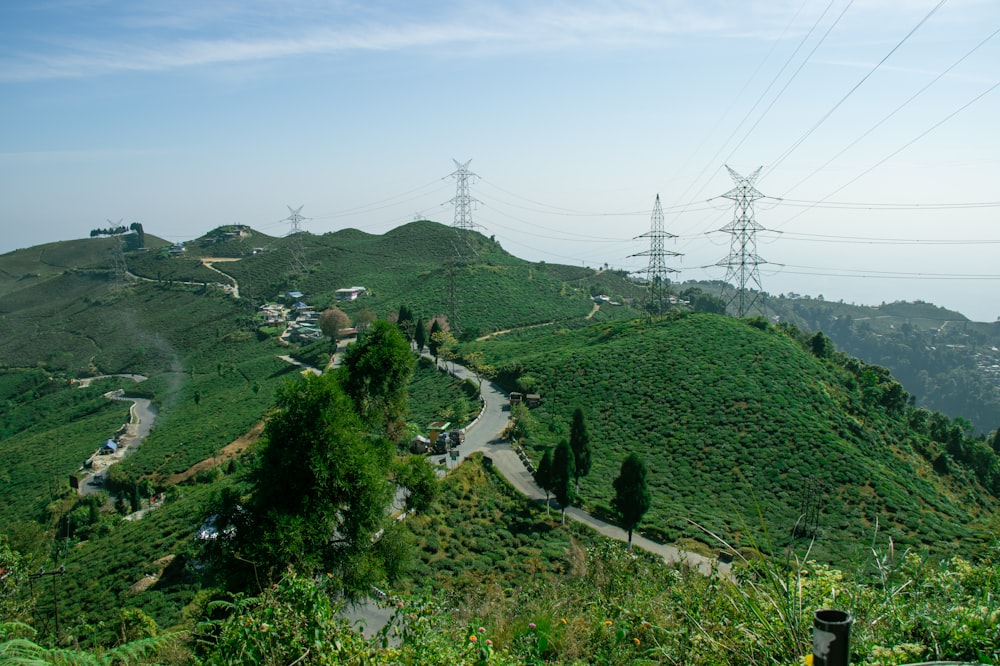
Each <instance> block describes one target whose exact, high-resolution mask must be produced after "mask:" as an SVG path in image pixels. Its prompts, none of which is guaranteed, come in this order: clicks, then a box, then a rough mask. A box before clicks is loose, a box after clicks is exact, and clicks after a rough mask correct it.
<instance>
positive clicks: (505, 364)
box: [480, 314, 997, 559]
mask: <svg viewBox="0 0 1000 666" xmlns="http://www.w3.org/2000/svg"><path fill="white" fill-rule="evenodd" d="M757 323H758V324H759V326H754V325H748V323H747V322H746V321H741V320H736V319H732V318H728V317H722V316H716V315H697V314H692V315H687V316H677V317H670V318H667V319H665V320H662V321H657V322H655V323H649V322H645V321H641V322H640V321H632V322H624V323H617V324H606V325H594V326H590V327H587V328H582V329H577V330H569V329H556V330H552V329H531V330H525V331H522V332H518V333H514V334H510V335H506V336H501V337H498V338H494V339H492V340H490V341H489V342H484V343H481V344H480V346H481V348H482V349H483V350H484V351H485V353H486V354H487V356H488V358H489V359H490V360H491V362H493V363H495V364H496V365H497V366H498V367H500V368H502V370H501V377H502V378H503V379H504V381H505V382H507V383H508V385H509V386H511V387H514V386H515V385H517V383H518V382H521V383H524V382H525V381H527V383H528V384H530V385H533V386H534V387H535V389H536V390H538V391H540V392H541V394H542V396H543V400H544V402H543V407H541V408H538V409H537V410H535V411H534V412H533V416H534V418H535V419H537V421H538V425H537V427H536V428H535V433H536V434H535V436H533V437H532V438H530V442H531V443H532V444H533V445H534V448H535V450H536V453H537V452H540V451H541V449H543V448H544V447H546V446H551V445H553V444H554V443H556V442H557V441H558V440H559V439H560V438H563V437H566V436H567V435H568V423H569V421H570V415H571V413H572V410H573V409H574V407H575V406H577V405H580V406H582V407H583V408H584V409H585V410H586V412H587V414H588V415H589V423H590V433H591V441H592V444H593V447H594V465H593V469H592V471H591V473H590V475H589V476H588V477H586V478H585V479H584V480H583V482H582V484H581V491H580V492H581V494H582V497H583V501H584V503H585V505H586V506H588V507H590V508H591V509H594V510H597V511H598V512H602V513H606V512H609V504H610V500H611V498H612V497H613V489H612V486H611V482H612V480H613V479H614V478H615V476H616V475H617V473H618V467H619V465H620V463H621V460H622V459H623V458H624V457H625V455H626V454H628V453H630V452H637V453H639V454H640V455H642V456H643V457H644V458H645V459H646V462H647V465H648V467H649V470H650V477H651V479H652V481H651V486H652V490H653V493H654V503H653V508H652V510H651V511H650V513H649V514H648V515H647V517H646V519H645V520H644V526H645V531H646V532H647V534H649V535H651V536H654V537H660V538H662V539H666V540H667V541H674V540H676V539H679V538H690V537H694V538H700V539H702V540H706V537H705V535H704V534H703V533H701V532H700V530H698V529H696V528H695V527H693V526H692V525H691V523H690V522H689V521H694V522H696V523H698V524H700V525H702V526H704V527H705V528H708V529H710V530H712V531H713V532H716V533H717V534H719V535H721V536H724V537H726V538H728V539H733V540H734V541H736V542H738V543H741V544H742V545H744V546H747V545H750V544H751V543H753V541H752V540H751V539H750V534H748V533H747V530H748V529H749V530H750V531H751V533H753V534H754V537H755V538H756V539H758V540H759V539H760V538H761V534H760V533H759V532H758V531H757V529H756V528H757V524H758V514H759V513H760V514H762V515H763V516H764V518H765V523H766V525H767V527H768V529H769V532H770V538H771V539H773V542H774V546H779V545H784V544H786V543H787V542H788V541H789V540H790V538H791V537H792V535H793V527H794V526H795V524H796V521H797V520H798V519H799V517H800V516H801V515H803V514H805V515H812V514H813V513H815V511H818V513H819V515H818V518H817V519H816V520H815V524H813V525H800V528H799V530H798V534H803V533H806V534H808V535H810V536H811V535H812V534H815V535H816V536H817V543H816V550H815V552H816V553H817V555H819V556H820V557H824V558H830V559H839V558H844V557H847V556H849V555H850V554H851V553H852V552H853V551H854V550H856V549H857V548H858V547H859V545H860V544H864V543H867V542H869V541H870V539H871V538H872V536H873V533H874V531H875V530H876V529H878V530H880V531H881V532H882V533H884V534H888V535H889V536H891V537H892V538H893V539H894V540H895V541H896V543H898V544H902V545H906V546H920V547H931V548H934V549H940V550H945V551H947V550H957V551H967V550H970V549H975V548H976V546H977V544H982V543H983V542H984V541H988V540H989V539H991V538H993V537H992V536H991V535H993V534H995V533H996V522H995V521H996V519H995V514H994V511H995V509H996V506H997V504H996V499H995V498H994V497H992V496H991V495H990V494H989V493H987V492H986V491H984V490H983V489H982V487H981V486H980V485H979V484H978V483H976V482H975V479H974V477H973V475H972V473H971V472H969V471H967V470H965V469H964V468H961V467H960V466H952V467H950V468H948V469H949V472H947V473H938V472H937V471H935V468H934V465H933V464H932V461H934V460H936V459H937V458H938V457H939V456H940V455H941V454H942V453H943V452H944V446H945V445H944V444H943V443H941V442H936V441H933V440H932V439H931V437H930V436H929V435H928V434H927V432H926V430H925V431H923V432H921V430H920V429H915V428H913V427H911V423H910V422H909V421H908V420H907V414H908V413H909V412H910V411H912V410H908V409H907V407H906V396H905V393H903V392H902V390H901V389H900V387H899V385H898V384H896V383H895V382H894V381H892V379H891V377H888V375H887V374H886V373H884V371H881V372H879V371H878V370H875V369H873V368H871V367H869V366H865V365H864V364H862V363H859V362H857V361H855V360H853V359H849V358H846V357H843V356H842V355H840V356H838V355H834V356H833V357H830V358H817V357H816V356H815V355H813V354H811V353H809V352H807V351H806V350H805V349H804V348H803V345H802V344H801V342H800V341H798V340H796V339H795V336H794V332H792V334H786V333H785V332H782V331H781V330H780V329H776V328H774V327H768V326H766V325H764V324H763V322H760V321H758V322H757ZM879 370H880V369H879ZM987 448H988V447H987ZM994 458H995V456H994ZM990 478H992V477H990ZM876 526H877V527H876ZM707 541H709V542H710V541H711V540H710V539H707Z"/></svg>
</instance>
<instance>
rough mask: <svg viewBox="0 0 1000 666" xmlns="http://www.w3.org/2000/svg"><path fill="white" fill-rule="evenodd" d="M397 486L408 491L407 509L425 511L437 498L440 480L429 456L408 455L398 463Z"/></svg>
mask: <svg viewBox="0 0 1000 666" xmlns="http://www.w3.org/2000/svg"><path fill="white" fill-rule="evenodd" d="M395 470H396V485H397V486H399V487H400V488H404V489H405V490H406V491H407V496H406V509H407V510H410V509H412V510H414V511H424V510H426V509H427V507H428V506H430V504H431V502H433V501H434V499H435V498H436V497H437V492H438V479H437V474H436V473H435V472H434V468H433V467H432V466H431V465H430V463H429V462H427V456H417V455H407V456H405V457H402V458H401V459H399V460H398V461H397V462H396V465H395Z"/></svg>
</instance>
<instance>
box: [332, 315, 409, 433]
mask: <svg viewBox="0 0 1000 666" xmlns="http://www.w3.org/2000/svg"><path fill="white" fill-rule="evenodd" d="M414 363H415V361H414V358H413V354H412V353H410V346H409V344H408V343H407V342H406V340H405V339H403V335H402V334H401V333H400V332H399V329H398V328H396V327H395V326H393V325H392V324H390V323H389V322H386V321H377V322H375V323H374V324H372V326H370V327H369V328H368V329H367V330H366V331H365V332H364V333H362V334H361V335H360V336H359V338H358V341H357V342H356V343H354V344H352V345H351V346H350V347H348V348H347V351H346V352H345V353H344V361H343V364H342V365H341V371H340V374H341V377H342V379H341V381H342V383H343V386H344V390H345V391H346V392H347V394H348V395H349V396H350V397H351V399H352V400H354V404H355V406H356V408H357V410H358V412H359V413H360V414H361V416H362V418H364V419H365V420H366V421H368V422H370V423H372V424H373V425H375V426H377V427H378V428H380V429H381V430H382V431H383V432H385V433H388V434H389V435H390V437H394V438H398V437H399V436H400V433H401V431H402V424H403V421H404V418H405V415H406V388H407V383H408V382H409V380H410V376H411V375H412V373H413V366H414ZM393 433H395V436H394V435H393Z"/></svg>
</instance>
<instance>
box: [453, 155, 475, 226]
mask: <svg viewBox="0 0 1000 666" xmlns="http://www.w3.org/2000/svg"><path fill="white" fill-rule="evenodd" d="M451 161H452V162H454V163H455V166H456V167H457V168H456V169H455V171H454V172H452V173H451V174H449V176H448V177H449V178H454V179H455V182H456V184H457V187H456V188H455V198H454V199H452V200H451V201H450V202H449V203H451V204H452V205H454V206H455V224H454V225H453V226H455V227H457V228H458V229H474V228H475V227H476V225H475V224H474V223H473V222H472V205H473V204H476V203H479V201H477V200H476V199H473V198H472V196H471V195H470V194H469V180H470V179H471V180H473V181H474V180H475V179H476V178H478V177H479V176H477V175H476V174H474V173H472V172H471V171H469V162H471V161H472V160H471V159H470V160H468V161H467V162H465V164H462V163H461V162H459V161H458V160H456V159H454V158H452V160H451Z"/></svg>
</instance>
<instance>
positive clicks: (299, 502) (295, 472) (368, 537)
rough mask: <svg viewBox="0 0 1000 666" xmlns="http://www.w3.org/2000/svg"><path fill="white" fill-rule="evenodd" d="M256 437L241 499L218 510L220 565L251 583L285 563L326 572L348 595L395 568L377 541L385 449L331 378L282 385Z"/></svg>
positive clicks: (387, 467) (386, 544) (267, 578)
mask: <svg viewBox="0 0 1000 666" xmlns="http://www.w3.org/2000/svg"><path fill="white" fill-rule="evenodd" d="M393 330H394V329H393ZM396 333H397V335H398V331H397V332H396ZM262 441H263V448H262V449H261V451H260V454H259V455H258V457H257V460H256V461H255V466H254V468H253V470H252V471H251V473H250V482H251V488H252V490H251V492H250V495H249V497H248V498H247V499H246V500H240V499H239V498H238V497H236V498H231V497H230V498H228V499H224V500H223V501H222V502H221V504H222V505H223V507H222V508H221V509H220V510H219V511H218V515H219V518H218V519H217V521H216V527H217V529H218V532H219V538H218V539H217V541H220V542H222V545H223V547H227V550H228V552H229V553H230V555H231V556H232V557H230V559H229V561H228V562H227V563H226V566H227V570H228V571H230V572H234V573H235V572H242V574H243V575H244V576H246V577H247V579H248V580H253V578H250V576H251V575H253V576H256V577H257V578H258V580H260V579H261V578H263V580H260V582H261V583H268V582H272V581H274V580H277V579H278V578H279V577H280V576H281V575H282V574H283V573H284V572H285V571H286V570H287V569H288V568H289V567H292V568H293V569H295V570H296V571H299V572H302V573H303V574H305V575H313V574H315V573H318V572H327V573H331V574H334V575H336V576H337V577H338V579H339V580H340V581H341V584H342V587H343V588H344V590H345V591H347V592H349V593H350V592H360V591H363V590H365V589H366V586H368V585H370V584H372V583H373V582H376V581H379V580H382V579H385V578H392V577H393V575H394V574H396V573H398V565H399V563H398V561H396V556H395V555H394V550H393V546H392V544H391V541H392V539H393V537H392V535H388V534H386V533H381V537H379V535H380V531H381V530H382V529H383V528H385V527H386V523H387V516H388V509H389V507H390V505H391V503H392V500H393V497H394V494H395V491H394V485H393V483H392V482H391V481H390V471H391V465H392V460H393V447H392V445H391V444H390V443H389V442H388V441H386V440H384V439H374V438H372V437H370V436H369V435H367V434H366V428H365V425H364V423H363V422H362V421H361V419H360V418H359V417H358V415H357V414H356V412H355V410H354V404H353V403H352V400H351V398H350V396H348V395H347V393H345V391H344V389H343V388H342V387H341V385H340V383H339V382H338V381H337V379H336V377H335V376H334V375H332V374H326V375H318V376H317V375H308V376H306V377H304V378H303V379H302V380H300V381H297V382H294V383H291V382H290V383H288V384H285V385H284V386H282V387H281V388H280V389H279V391H278V399H277V410H276V411H275V413H274V414H273V415H272V416H271V417H270V418H269V419H268V421H267V424H266V426H265V428H264V434H263V437H262ZM230 528H232V529H230ZM387 539H388V541H386V540H387ZM246 563H250V564H252V565H253V571H252V572H251V571H249V570H248V569H247V567H246Z"/></svg>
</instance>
